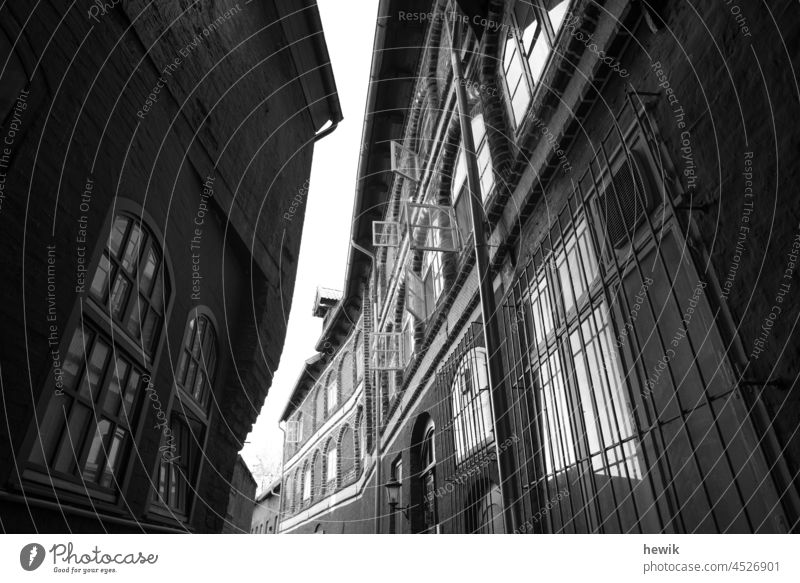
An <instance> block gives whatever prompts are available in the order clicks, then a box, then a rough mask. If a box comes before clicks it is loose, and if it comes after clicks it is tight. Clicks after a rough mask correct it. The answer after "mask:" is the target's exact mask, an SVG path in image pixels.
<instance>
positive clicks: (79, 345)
mask: <svg viewBox="0 0 800 583" xmlns="http://www.w3.org/2000/svg"><path fill="white" fill-rule="evenodd" d="M85 338H86V342H85V345H86V347H87V348H88V347H89V346H91V344H92V333H91V331H89V330H87V331H86V337H85ZM85 359H86V357H85V354H84V335H83V333H82V332H81V329H80V327H79V328H76V329H75V332H74V333H73V334H72V340H71V341H70V343H69V348H68V349H67V356H66V357H65V358H64V365H63V366H62V368H61V370H62V373H63V379H62V382H63V385H64V387H66V388H68V389H74V388H75V383H76V380H75V379H76V377H77V376H78V374H79V373H80V371H81V367H82V366H83V362H84V360H85Z"/></svg>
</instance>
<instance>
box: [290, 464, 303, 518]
mask: <svg viewBox="0 0 800 583" xmlns="http://www.w3.org/2000/svg"><path fill="white" fill-rule="evenodd" d="M292 485H293V486H294V488H293V491H292V498H293V500H294V504H293V505H292V509H293V511H294V512H295V513H297V512H299V511H300V508H301V507H302V506H303V490H302V488H303V473H302V470H301V468H297V469H296V470H295V471H294V483H293V484H292Z"/></svg>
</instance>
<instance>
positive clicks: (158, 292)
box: [150, 265, 169, 313]
mask: <svg viewBox="0 0 800 583" xmlns="http://www.w3.org/2000/svg"><path fill="white" fill-rule="evenodd" d="M163 271H164V266H163V265H161V266H160V267H159V268H158V270H157V271H156V283H155V285H154V286H153V293H151V294H150V302H151V304H150V305H151V306H152V307H153V308H154V309H155V310H156V311H157V312H159V313H163V312H164V299H165V296H166V295H167V294H168V293H169V292H168V291H166V292H165V290H164V273H163Z"/></svg>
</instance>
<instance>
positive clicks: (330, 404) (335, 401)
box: [325, 371, 339, 415]
mask: <svg viewBox="0 0 800 583" xmlns="http://www.w3.org/2000/svg"><path fill="white" fill-rule="evenodd" d="M325 391H326V396H327V398H326V403H327V413H328V415H330V414H331V413H333V412H334V411H335V410H336V408H337V407H338V406H339V381H338V379H337V378H336V375H335V374H334V372H333V371H332V372H331V373H330V374H329V375H328V384H327V386H326V388H325Z"/></svg>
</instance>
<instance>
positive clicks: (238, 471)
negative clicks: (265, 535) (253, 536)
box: [222, 455, 257, 534]
mask: <svg viewBox="0 0 800 583" xmlns="http://www.w3.org/2000/svg"><path fill="white" fill-rule="evenodd" d="M256 487H257V484H256V480H255V478H254V477H253V474H251V473H250V468H248V467H247V464H246V463H245V461H244V459H242V456H240V455H237V456H236V465H235V466H233V476H232V477H231V485H230V494H229V496H228V509H227V511H226V512H225V523H224V524H223V525H222V532H223V534H243V533H244V534H247V533H248V532H250V524H251V523H252V522H253V510H254V509H255V500H256Z"/></svg>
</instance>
